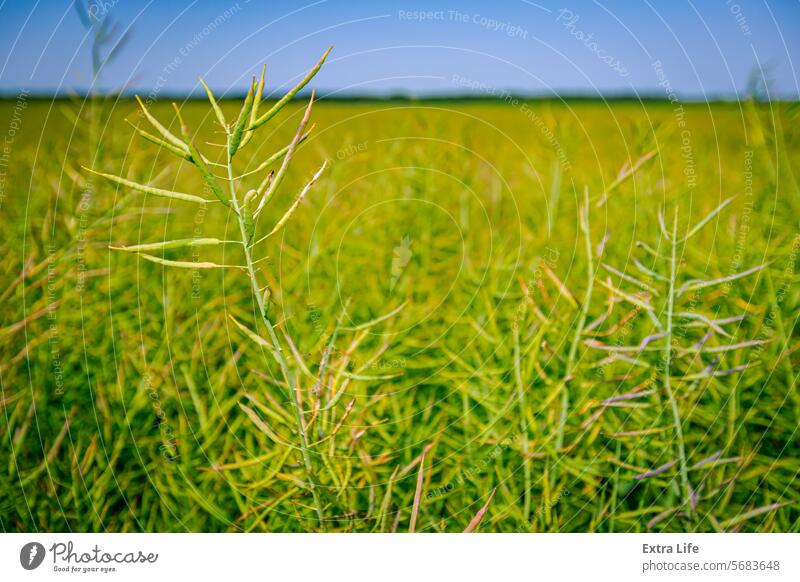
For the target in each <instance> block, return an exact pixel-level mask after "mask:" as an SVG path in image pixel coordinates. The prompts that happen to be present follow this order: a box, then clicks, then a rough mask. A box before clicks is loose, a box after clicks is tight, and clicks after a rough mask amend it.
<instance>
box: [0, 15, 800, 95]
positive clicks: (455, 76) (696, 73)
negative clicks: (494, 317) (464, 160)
mask: <svg viewBox="0 0 800 582" xmlns="http://www.w3.org/2000/svg"><path fill="white" fill-rule="evenodd" d="M95 10H97V11H98V13H105V12H107V13H108V14H110V15H111V17H112V18H113V20H114V21H115V22H116V23H118V26H119V27H120V30H125V29H127V28H128V27H129V28H130V38H129V41H128V43H127V44H126V45H125V46H124V47H123V48H122V49H121V51H120V52H119V54H118V57H117V58H116V60H114V61H113V62H112V63H111V64H109V65H107V66H105V67H104V69H103V71H102V75H101V78H100V81H99V83H98V85H99V87H100V88H101V89H104V90H117V89H125V90H127V91H136V92H139V93H142V94H151V93H152V94H154V96H157V95H158V94H165V95H166V94H175V93H184V92H191V91H196V90H197V88H198V85H197V76H198V75H202V76H203V77H205V78H206V79H207V80H208V82H209V84H210V85H212V87H214V88H215V89H217V90H218V91H220V92H224V91H227V90H231V91H235V92H239V91H241V90H242V88H243V87H245V86H246V84H247V82H248V79H249V77H250V76H251V75H253V74H255V73H257V72H258V71H259V69H260V64H261V63H263V62H266V63H267V67H268V69H267V70H268V85H269V87H270V88H271V89H276V88H280V87H281V86H285V85H287V84H289V83H291V82H293V81H296V80H297V79H298V78H299V76H301V75H302V74H303V72H304V71H305V70H306V69H308V68H309V67H310V65H311V64H313V62H314V61H315V60H316V59H317V57H318V56H319V55H320V54H321V53H322V52H323V51H324V49H325V48H326V47H327V46H328V45H329V44H333V45H334V52H333V53H332V55H331V58H330V61H329V64H328V65H327V66H326V67H325V68H324V69H323V71H322V72H321V73H320V74H319V76H318V78H317V80H316V83H315V84H316V86H317V87H318V88H319V89H320V90H321V91H322V92H323V93H327V92H333V93H338V94H344V93H346V94H352V93H361V94H387V93H396V92H402V93H406V94H412V95H425V94H432V93H469V92H472V93H478V94H480V93H483V94H499V93H502V92H503V91H513V92H526V93H538V94H556V93H562V94H563V93H576V92H577V93H586V94H590V95H591V94H612V93H633V92H639V93H647V94H654V95H664V94H665V90H666V89H665V84H664V81H665V80H666V81H667V82H668V84H669V85H670V86H671V88H672V89H674V91H675V92H676V93H677V94H678V95H680V96H682V97H685V98H686V97H692V98H704V97H718V96H727V97H733V96H735V95H737V94H741V93H742V92H743V91H744V90H745V89H746V87H747V84H748V79H749V78H750V76H751V73H752V72H753V71H754V70H755V69H756V67H759V66H760V67H765V68H766V69H767V70H768V74H769V77H770V79H771V82H772V90H773V91H774V93H775V94H778V95H780V96H782V97H797V96H798V95H799V94H800V82H798V78H799V77H800V74H798V71H797V69H796V67H798V66H800V34H798V33H799V32H800V2H798V1H796V0H791V1H784V2H764V1H763V0H762V1H757V0H735V1H733V0H714V1H700V0H695V1H685V0H672V1H660V2H657V1H655V0H643V1H642V2H631V1H627V2H625V1H606V2H593V1H588V0H587V1H570V0H563V1H560V2H547V1H546V0H542V1H539V2H533V1H527V0H505V1H494V2H474V1H463V0H462V1H461V2H439V1H433V2H430V1H429V2H416V1H414V2H405V1H401V2H384V1H381V0H373V1H371V2H365V1H349V2H346V1H342V0H315V1H304V2H289V1H274V2H261V1H257V0H250V1H248V0H238V1H231V0H214V1H210V0H205V1H191V0H189V1H184V2H177V1H166V0H152V1H146V0H144V1H141V0H140V1H133V0H103V1H99V2H97V5H96V7H95ZM91 44H92V43H91V37H90V35H89V34H87V31H86V30H85V29H84V28H83V26H82V25H81V22H80V20H79V18H78V15H77V12H76V11H75V9H74V7H73V6H72V2H71V1H69V0H47V1H30V2H28V1H25V2H22V1H12V0H0V92H3V93H14V92H17V91H19V90H21V89H26V90H28V91H37V92H53V91H73V90H74V91H83V90H86V89H87V88H88V87H89V85H90V82H91V56H90V55H91ZM654 63H657V65H654ZM659 81H661V82H662V86H660V85H659Z"/></svg>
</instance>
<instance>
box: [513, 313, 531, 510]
mask: <svg viewBox="0 0 800 582" xmlns="http://www.w3.org/2000/svg"><path fill="white" fill-rule="evenodd" d="M519 325H520V322H518V321H515V322H514V377H515V379H516V381H517V404H518V405H519V431H520V434H521V436H522V454H523V456H524V458H523V461H522V466H523V471H524V473H525V493H524V505H523V513H524V516H525V523H526V524H527V523H528V521H529V519H530V514H531V459H530V456H529V455H528V453H529V447H530V444H529V442H528V421H527V416H526V414H525V408H526V407H525V389H524V386H523V385H522V369H521V368H522V366H521V364H520V349H519Z"/></svg>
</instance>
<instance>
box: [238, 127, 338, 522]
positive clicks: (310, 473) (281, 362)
mask: <svg viewBox="0 0 800 582" xmlns="http://www.w3.org/2000/svg"><path fill="white" fill-rule="evenodd" d="M227 141H228V144H227V145H228V147H227V150H228V154H227V164H226V165H227V170H228V184H229V187H230V195H231V204H232V205H233V210H234V212H235V213H236V220H237V222H238V223H239V232H240V233H241V236H242V249H243V250H244V257H245V262H246V266H247V274H248V276H249V277H250V283H251V289H252V291H253V297H254V298H255V300H256V304H257V305H258V311H259V314H260V315H261V321H262V323H263V324H264V327H266V328H267V333H268V334H269V339H270V341H271V342H272V345H273V348H274V349H273V353H274V354H275V359H276V360H277V361H278V366H280V369H281V373H282V374H283V378H284V380H285V381H286V385H287V386H288V387H289V392H291V402H292V409H293V411H294V416H295V422H296V423H297V432H298V433H299V434H300V451H301V453H302V456H303V465H304V466H305V469H306V473H307V480H306V482H307V484H308V487H309V489H311V496H312V497H313V499H314V508H315V509H316V511H317V520H318V521H319V526H320V528H321V529H322V530H323V531H325V521H324V518H323V514H322V503H321V501H320V498H319V491H318V490H317V485H316V481H315V479H314V467H313V465H312V463H311V453H310V451H309V447H308V434H307V432H306V424H305V420H304V419H303V410H302V408H301V405H300V399H299V398H298V394H297V385H296V383H295V381H294V376H292V374H291V372H290V371H289V364H288V362H287V361H286V357H285V356H284V354H283V349H282V348H281V344H280V342H279V341H278V334H277V333H275V327H274V326H273V325H272V322H271V321H270V319H269V317H268V316H267V308H266V304H265V301H264V296H263V294H262V293H261V291H260V287H259V285H258V279H257V277H256V272H255V269H254V267H253V253H252V247H251V246H250V237H249V236H248V234H247V226H246V223H245V217H244V214H243V209H242V208H241V207H240V206H239V200H238V198H237V196H236V186H235V184H234V178H233V164H232V163H231V154H230V151H231V147H230V146H231V143H230V142H231V136H230V134H228V138H227Z"/></svg>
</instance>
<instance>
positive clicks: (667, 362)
mask: <svg viewBox="0 0 800 582" xmlns="http://www.w3.org/2000/svg"><path fill="white" fill-rule="evenodd" d="M677 238H678V211H677V208H676V209H675V218H674V219H673V221H672V237H671V239H672V240H671V241H670V242H671V244H672V254H671V258H670V272H669V297H668V299H667V315H666V325H665V326H664V327H665V329H666V333H667V341H666V343H665V346H664V391H665V392H666V393H667V398H668V399H669V404H670V407H671V408H672V422H673V424H674V425H675V438H676V440H677V441H678V459H679V463H680V472H681V486H682V487H683V493H684V495H685V497H686V512H687V513H688V515H689V516H690V517H691V515H692V499H691V488H690V486H689V469H688V466H687V464H686V445H685V443H684V440H683V427H682V426H681V416H680V412H679V410H678V401H677V400H676V399H675V394H674V393H673V392H672V382H671V370H670V368H671V364H672V316H673V313H674V310H675V281H676V278H677V270H678V267H677V257H676V254H677V247H678V240H677Z"/></svg>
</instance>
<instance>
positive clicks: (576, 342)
mask: <svg viewBox="0 0 800 582" xmlns="http://www.w3.org/2000/svg"><path fill="white" fill-rule="evenodd" d="M584 198H585V199H584V213H583V216H582V217H581V220H580V222H581V230H583V234H584V242H585V244H586V293H585V294H584V296H583V303H582V304H581V310H580V314H579V316H578V326H577V327H576V328H575V335H574V336H573V338H572V345H570V348H569V354H568V355H567V366H566V373H565V375H564V379H563V380H562V381H561V416H560V418H559V420H558V431H557V433H556V450H559V449H561V448H562V447H563V446H564V428H565V426H566V424H567V416H568V415H569V389H568V388H567V385H568V383H569V382H570V380H571V379H572V375H573V374H574V373H575V367H576V362H575V359H576V357H577V355H578V346H580V342H581V337H583V330H584V329H585V327H586V319H587V318H588V316H589V305H590V303H591V301H592V291H593V288H594V254H593V252H592V237H591V232H590V230H589V196H588V193H587V194H585V196H584Z"/></svg>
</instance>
